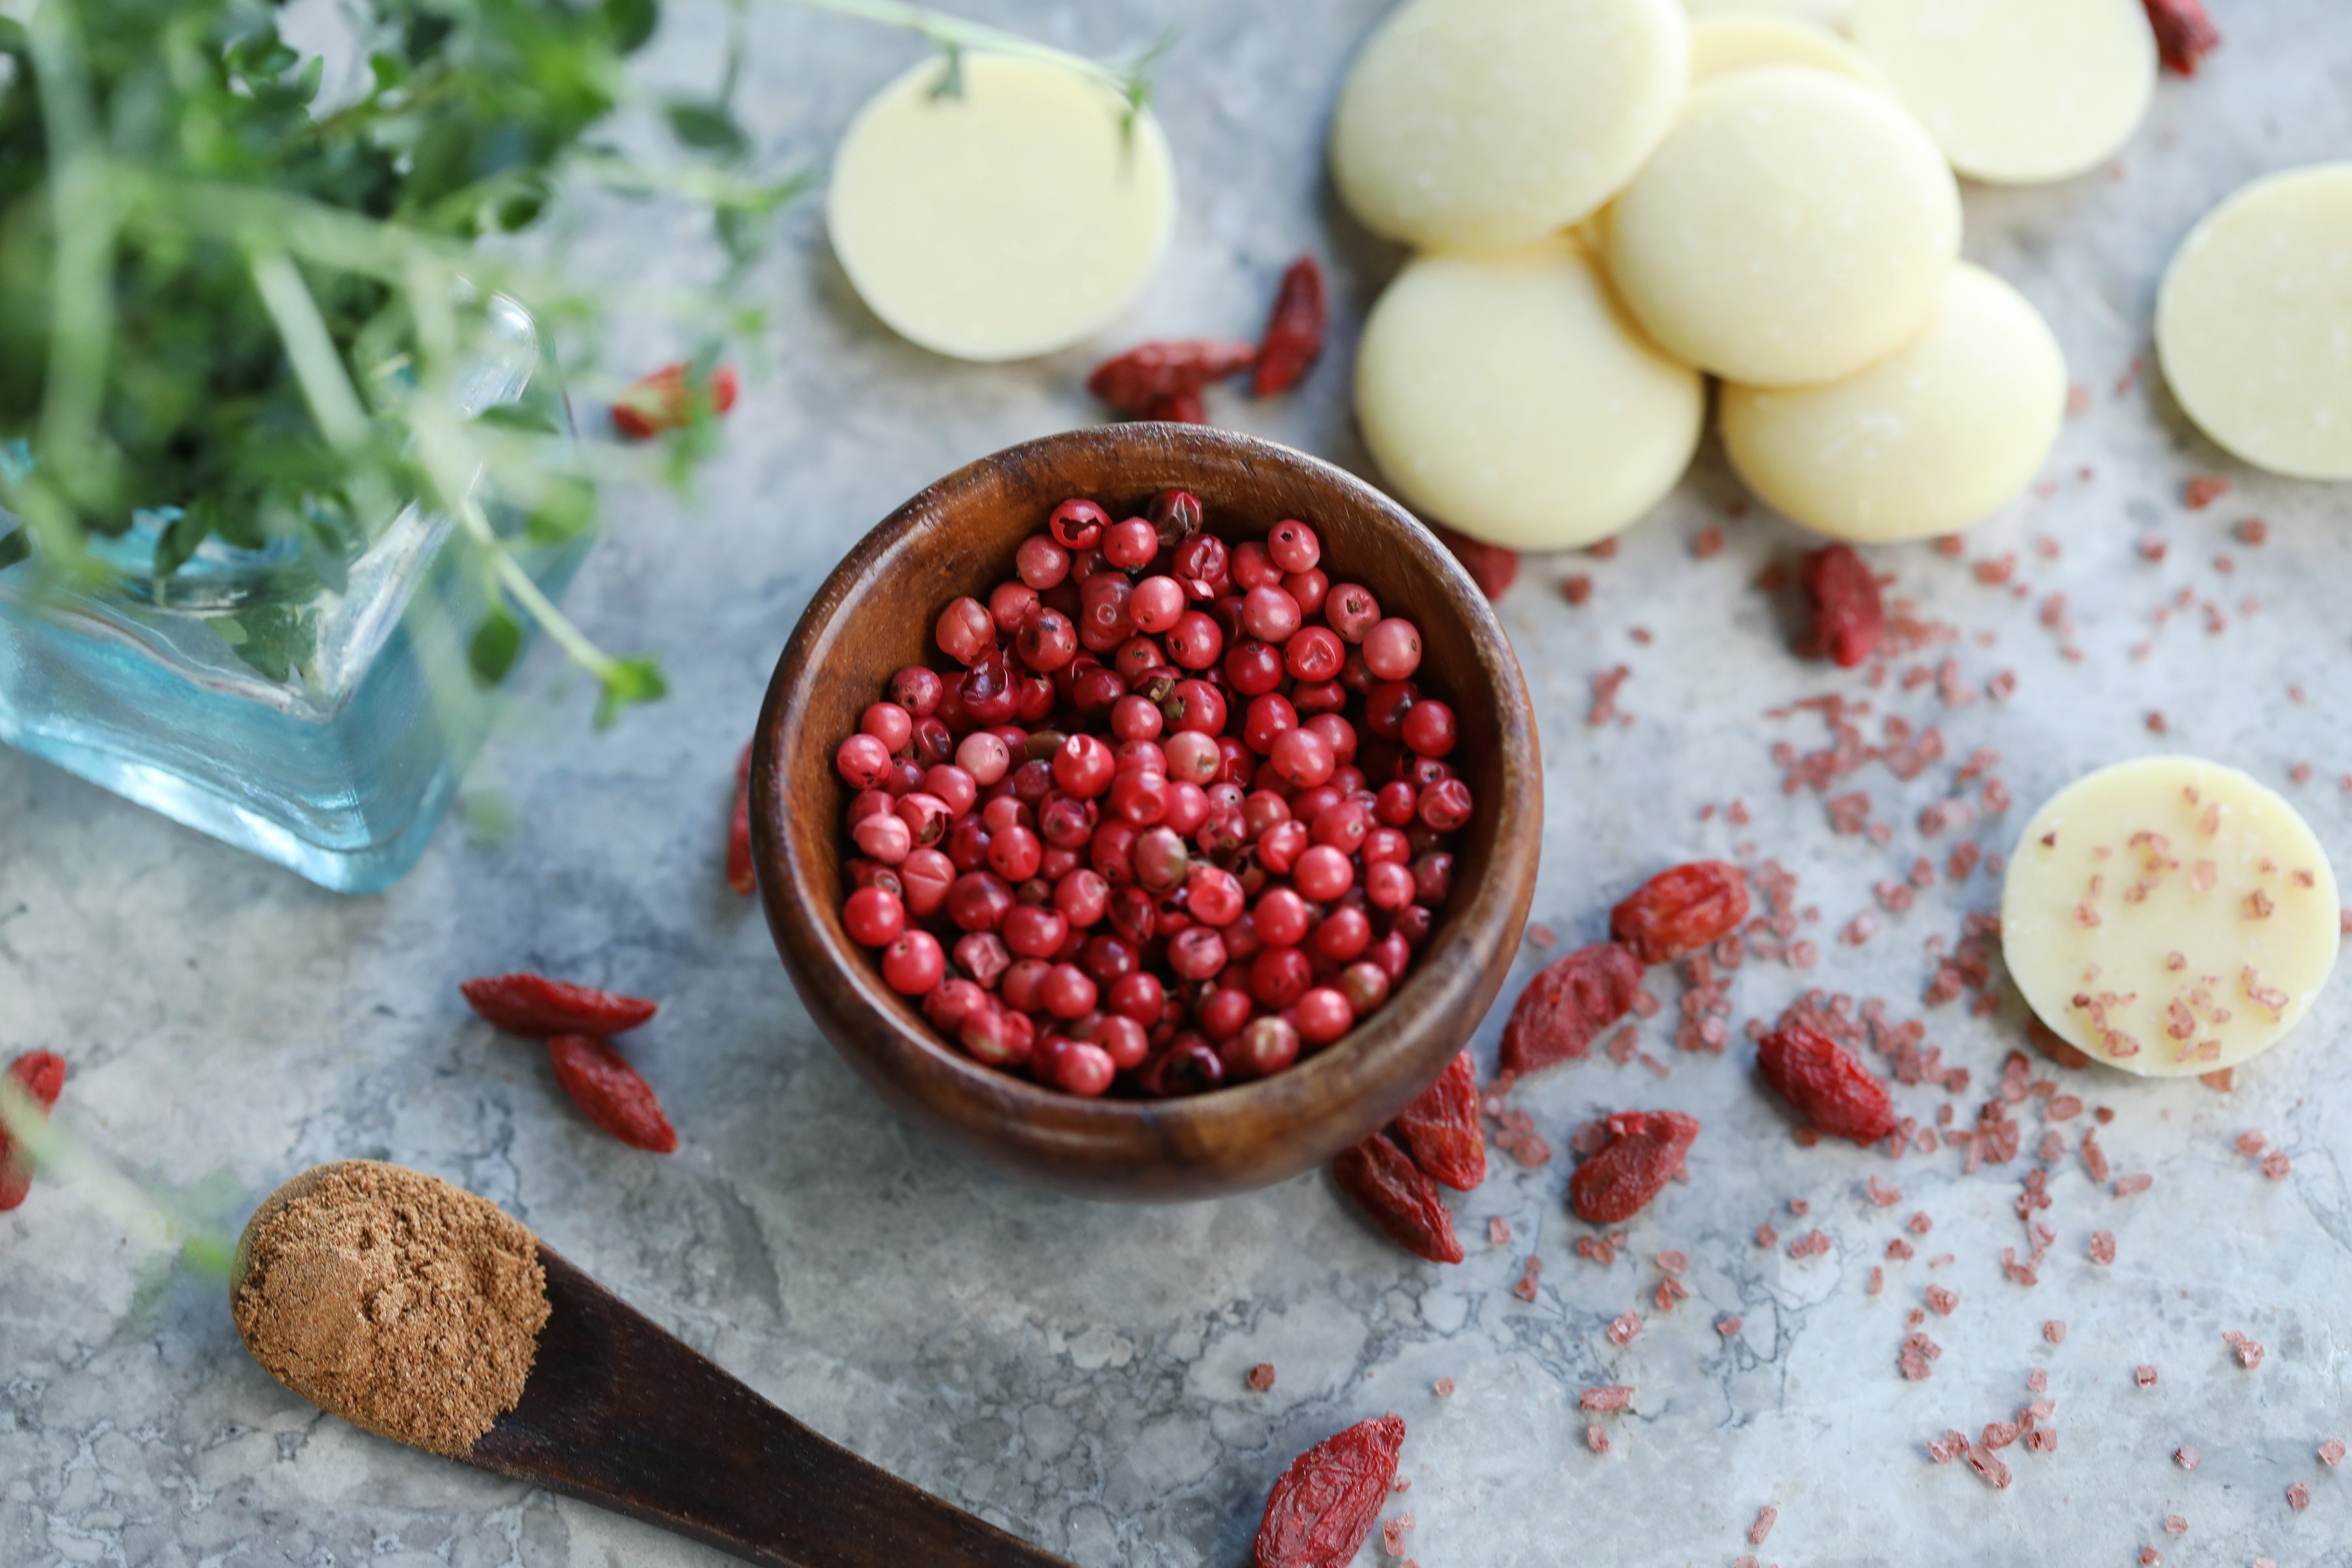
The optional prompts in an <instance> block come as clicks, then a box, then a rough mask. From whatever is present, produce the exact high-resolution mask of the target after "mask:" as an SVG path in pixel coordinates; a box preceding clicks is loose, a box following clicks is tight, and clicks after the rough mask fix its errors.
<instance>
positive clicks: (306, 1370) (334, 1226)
mask: <svg viewBox="0 0 2352 1568" xmlns="http://www.w3.org/2000/svg"><path fill="white" fill-rule="evenodd" d="M237 1263H238V1267H237V1269H236V1276H235V1279H234V1282H233V1283H232V1285H231V1287H230V1291H229V1305H230V1310H231V1311H232V1312H233V1313H234V1314H235V1316H236V1331H237V1333H238V1334H239V1335H240V1336H241V1337H243V1339H244V1341H245V1347H246V1349H247V1350H248V1351H250V1352H253V1359H254V1360H256V1361H257V1362H259V1363H261V1364H262V1366H263V1368H264V1369H265V1370H267V1371H268V1373H269V1374H270V1375H271V1376H272V1377H275V1378H276V1379H277V1380H278V1382H280V1383H282V1384H285V1385H286V1386H287V1387H289V1388H290V1389H292V1390H293V1391H294V1392H295V1393H297V1394H300V1395H301V1396H302V1397H303V1398H305V1399H308V1400H310V1402H311V1403H312V1404H314V1405H318V1406H319V1407H320V1409H322V1410H325V1411H328V1412H330V1413H331V1414H333V1415H340V1416H341V1417H342V1418H343V1419H344V1420H346V1421H349V1422H351V1423H352V1425H353V1426H362V1427H365V1428H366V1429H367V1430H368V1431H371V1432H373V1433H376V1434H378V1435H379V1436H385V1437H390V1438H392V1439H394V1441H395V1442H401V1443H406V1444H409V1445H411V1446H413V1447H419V1448H425V1449H429V1450H431V1451H432V1452H434V1453H436V1454H447V1455H450V1456H452V1457H454V1458H462V1457H464V1456H465V1455H466V1454H467V1451H468V1450H470V1449H471V1448H472V1447H473V1445H474V1441H475V1439H476V1438H478V1437H479V1436H481V1435H482V1434H483V1433H485V1432H487V1431H488V1430H489V1429H490V1424H491V1423H492V1422H493V1421H495V1420H497V1419H498V1417H499V1415H501V1414H503V1413H504V1412H506V1411H509V1410H511V1409H513V1408H514V1406H515V1404H516V1402H517V1401H518V1400H520V1398H521V1397H522V1386H523V1381H524V1379H526V1378H527V1377H529V1376H530V1363H531V1358H532V1356H533V1354H534V1353H535V1352H536V1351H537V1349H538V1342H539V1331H540V1328H541V1325H543V1324H544V1323H545V1322H546V1321H547V1273H546V1270H545V1269H543V1268H541V1267H540V1262H539V1243H538V1240H537V1238H536V1237H533V1236H532V1235H531V1233H530V1231H529V1230H528V1229H526V1228H525V1227H524V1226H522V1224H521V1223H520V1222H519V1221H517V1220H515V1219H513V1218H512V1217H510V1216H509V1215H507V1214H506V1213H505V1212H504V1211H503V1210H501V1209H500V1208H499V1206H498V1205H496V1204H494V1203H492V1202H490V1201H489V1200H488V1198H485V1197H481V1196H478V1195H477V1194H473V1193H469V1192H467V1191H466V1190H465V1189H464V1188H462V1187H456V1186H452V1185H450V1184H448V1183H447V1182H444V1181H441V1180H439V1179H438V1178H436V1177H433V1176H427V1175H425V1174H423V1173H420V1172H416V1171H412V1170H409V1169H408V1168H407V1167H405V1166H403V1165H390V1164H384V1163H381V1162H378V1161H374V1160H346V1161H341V1162H339V1163H335V1164H331V1165H320V1166H317V1167H315V1168H313V1169H312V1170H310V1171H307V1172H305V1173H303V1174H301V1175H300V1176H298V1177H296V1178H295V1179H294V1180H293V1181H291V1182H289V1183H288V1184H286V1185H285V1186H283V1187H281V1188H279V1189H278V1191H277V1192H276V1193H274V1194H271V1195H270V1197H269V1198H268V1201H266V1202H265V1203H264V1204H263V1205H261V1209H260V1211H259V1212H258V1213H257V1214H256V1215H254V1216H253V1219H252V1222H251V1223H250V1224H248V1225H247V1226H246V1230H245V1237H244V1240H243V1242H242V1243H241V1245H240V1246H239V1247H238V1254H237Z"/></svg>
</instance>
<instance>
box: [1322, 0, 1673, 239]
mask: <svg viewBox="0 0 2352 1568" xmlns="http://www.w3.org/2000/svg"><path fill="white" fill-rule="evenodd" d="M1689 79H1690V40H1689V27H1688V24H1687V23H1686V22H1685V20H1684V17H1683V13H1682V8H1681V7H1680V6H1679V5H1676V4H1675V0H1408V3H1407V4H1406V5H1402V6H1401V7H1400V8H1399V9H1398V10H1397V11H1396V12H1395V13H1394V14H1393V15H1392V16H1390V17H1389V18H1388V20H1387V21H1385V22H1383V23H1381V26H1380V29H1379V30H1378V31H1377V32H1375V33H1374V34H1373V35H1372V37H1371V40H1370V42H1369V43H1367V44H1365V46H1364V47H1363V52H1362V53H1360V54H1359V55H1358V56H1357V57H1356V62H1355V64H1354V65H1353V66H1351V67H1349V71H1348V80H1347V83H1346V85H1345V86H1344V87H1342V88H1341V89H1340V90H1339V108H1338V109H1337V110H1335V111H1334V113H1333V115H1332V119H1331V175H1332V179H1333V180H1334V181H1335V182H1336V183H1337V184H1338V185H1339V195H1340V199H1342V200H1343V201H1345V202H1346V203H1347V204H1348V210H1349V211H1350V212H1352V213H1354V214H1355V215H1356V216H1357V218H1358V219H1360V221H1361V222H1362V223H1363V225H1364V226H1365V227H1367V228H1370V229H1371V230H1372V231H1373V232H1375V233H1377V234H1383V235H1386V236H1387V237H1390V238H1391V239H1397V240H1402V241H1404V242H1405V243H1406V244H1409V245H1417V246H1423V247H1470V248H1493V247H1506V246H1512V245H1518V244H1522V243H1524V242H1526V241H1528V240H1533V239H1538V238H1540V237H1543V236H1544V235H1547V234H1550V233H1552V232H1553V231H1554V230H1557V229H1560V228H1564V227H1566V226H1568V225H1570V224H1572V223H1574V222H1576V221H1577V220H1578V219H1580V218H1581V217H1583V216H1585V215H1586V214H1588V213H1590V212H1591V211H1592V210H1593V209H1594V208H1596V207H1598V206H1600V205H1601V203H1603V202H1605V201H1607V200H1608V199H1609V198H1610V197H1611V196H1612V195H1616V194H1617V192H1618V190H1619V189H1620V188H1622V186H1623V185H1624V184H1625V182H1626V181H1628V180H1630V179H1632V178H1633V171H1634V170H1636V169H1638V168H1640V167H1641V166H1642V160H1643V159H1644V158H1646V157H1648V156H1649V155H1650V150H1651V149H1652V148H1654V147H1655V146H1656V145H1657V144H1658V139H1659V138H1660V137H1662V136H1664V134H1665V133H1666V128H1667V127H1668V126H1670V125H1672V124H1673V123H1674V120H1675V110H1676V108H1678V107H1679V106H1680V105H1681V103H1682V100H1683V94H1684V91H1685V89H1686V88H1687V86H1688V84H1689Z"/></svg>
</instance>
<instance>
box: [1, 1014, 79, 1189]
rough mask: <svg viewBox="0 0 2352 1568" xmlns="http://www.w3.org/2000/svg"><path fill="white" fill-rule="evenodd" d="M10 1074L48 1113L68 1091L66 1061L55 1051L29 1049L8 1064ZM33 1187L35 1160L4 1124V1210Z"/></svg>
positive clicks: (44, 1111) (2, 1128) (2, 1138)
mask: <svg viewBox="0 0 2352 1568" xmlns="http://www.w3.org/2000/svg"><path fill="white" fill-rule="evenodd" d="M8 1076H9V1077H10V1078H12V1079H16V1087H17V1088H19V1089H23V1090H24V1091H25V1094H26V1098H27V1099H29V1100H32V1102H33V1103H34V1104H35V1105H37V1106H38V1107H40V1110H41V1114H42V1115H44V1116H47V1114H48V1113H49V1111H50V1110H53V1109H54V1108H55V1107H56V1105H57V1103H58V1095H59V1094H61V1093H63V1092H64V1091H65V1087H66V1061H65V1058H63V1057H61V1056H58V1054H57V1053H56V1052H54V1051H26V1053H25V1054H24V1055H23V1056H21V1057H18V1058H16V1060H15V1061H13V1062H10V1063H9V1064H8ZM32 1188H33V1163H32V1161H31V1160H30V1159H28V1158H26V1155H25V1154H24V1153H23V1152H21V1151H20V1150H18V1149H17V1148H16V1141H15V1140H14V1139H12V1138H10V1137H9V1136H8V1129H7V1127H6V1126H5V1124H0V1211H5V1210H7V1209H12V1208H15V1207H16V1205H18V1204H21V1203H23V1202H24V1201H25V1194H26V1193H28V1192H30V1191H32Z"/></svg>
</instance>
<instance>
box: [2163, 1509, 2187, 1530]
mask: <svg viewBox="0 0 2352 1568" xmlns="http://www.w3.org/2000/svg"><path fill="white" fill-rule="evenodd" d="M2164 1533H2165V1534H2167V1535H2186V1534H2188V1533H2189V1521H2187V1520H2185V1519H2183V1518H2181V1517H2180V1516H2179V1514H2177V1513H2168V1514H2166V1515H2165V1516H2164Z"/></svg>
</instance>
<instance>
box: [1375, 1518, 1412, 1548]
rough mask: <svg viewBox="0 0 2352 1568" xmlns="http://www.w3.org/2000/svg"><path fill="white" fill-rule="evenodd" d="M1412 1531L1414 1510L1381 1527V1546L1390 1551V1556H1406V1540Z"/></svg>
mask: <svg viewBox="0 0 2352 1568" xmlns="http://www.w3.org/2000/svg"><path fill="white" fill-rule="evenodd" d="M1410 1531H1412V1510H1410V1509H1408V1510H1405V1511H1404V1512H1402V1513H1401V1514H1399V1515H1397V1516H1396V1517H1395V1518H1394V1519H1392V1520H1390V1521H1388V1522H1387V1523H1386V1524H1383V1525H1381V1545H1382V1546H1384V1547H1386V1548H1387V1549H1388V1553H1389V1555H1390V1556H1391V1557H1402V1556H1403V1555H1404V1538H1405V1536H1406V1534H1407V1533H1408V1532H1410Z"/></svg>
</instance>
